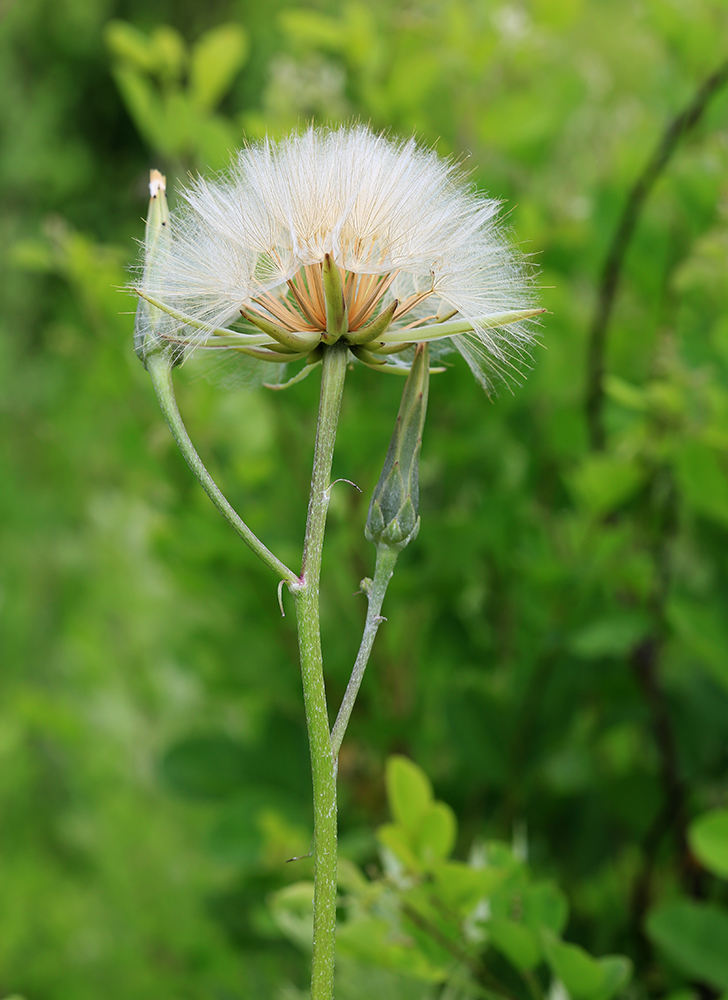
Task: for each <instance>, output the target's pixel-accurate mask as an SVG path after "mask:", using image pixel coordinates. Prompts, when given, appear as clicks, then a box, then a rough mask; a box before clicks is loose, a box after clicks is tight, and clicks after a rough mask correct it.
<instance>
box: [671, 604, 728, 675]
mask: <svg viewBox="0 0 728 1000" xmlns="http://www.w3.org/2000/svg"><path fill="white" fill-rule="evenodd" d="M667 620H668V622H669V623H670V625H671V626H672V627H673V629H674V630H675V633H676V634H677V636H678V637H679V638H680V639H681V640H682V641H683V642H684V643H685V645H686V646H687V647H688V649H689V650H690V651H691V653H693V654H694V655H695V656H696V657H697V660H698V664H699V665H700V666H701V667H703V668H704V670H705V672H706V673H708V674H709V675H710V676H711V677H712V678H713V680H715V681H717V682H718V684H720V685H721V686H722V687H723V688H724V689H728V655H727V654H726V650H728V628H726V622H725V616H724V614H722V613H721V612H720V611H719V610H718V609H717V608H715V607H711V605H710V604H698V602H697V601H693V600H690V599H688V598H685V597H673V598H672V600H671V601H669V603H668V605H667Z"/></svg>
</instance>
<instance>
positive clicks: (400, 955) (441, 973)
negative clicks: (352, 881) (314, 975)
mask: <svg viewBox="0 0 728 1000" xmlns="http://www.w3.org/2000/svg"><path fill="white" fill-rule="evenodd" d="M336 943H337V946H338V948H339V950H340V952H341V954H342V955H350V956H352V957H353V958H357V959H359V960H360V961H362V962H364V963H365V964H366V965H378V966H381V967H383V968H385V969H392V970H395V971H397V972H403V973H405V974H407V975H409V976H413V977H414V978H416V979H424V980H426V981H428V982H433V983H438V982H443V981H444V980H445V978H446V977H447V970H446V968H445V967H444V966H440V965H438V964H436V963H435V962H433V961H432V960H431V959H430V958H428V956H426V955H425V954H424V953H423V952H422V951H421V950H420V948H419V947H418V946H417V944H416V943H415V942H414V941H413V940H412V939H411V938H409V937H406V936H404V935H402V934H400V935H399V936H397V935H396V933H393V928H392V925H391V924H390V923H389V922H388V921H386V920H382V919H380V918H378V917H365V918H362V919H358V920H351V921H347V922H346V923H344V924H340V925H339V927H338V928H337V931H336Z"/></svg>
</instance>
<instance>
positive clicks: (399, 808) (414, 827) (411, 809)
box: [386, 756, 432, 835]
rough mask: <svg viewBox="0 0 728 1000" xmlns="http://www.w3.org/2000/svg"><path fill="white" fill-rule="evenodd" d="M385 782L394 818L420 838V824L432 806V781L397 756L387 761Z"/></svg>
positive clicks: (405, 759)
mask: <svg viewBox="0 0 728 1000" xmlns="http://www.w3.org/2000/svg"><path fill="white" fill-rule="evenodd" d="M386 782H387V799H388V801H389V811H390V812H391V814H392V817H393V819H394V820H395V822H396V823H399V824H400V825H401V826H403V827H404V828H405V829H406V830H407V831H409V832H410V833H412V834H414V835H417V834H418V833H419V827H420V822H421V821H422V818H423V816H424V814H425V813H426V812H427V810H428V808H429V807H430V805H431V804H432V785H431V784H430V779H429V778H428V777H427V775H426V774H425V772H424V771H423V770H422V768H420V767H418V766H417V765H416V764H414V763H413V762H412V761H411V760H409V759H408V758H407V757H400V756H394V757H390V758H389V759H388V760H387V772H386Z"/></svg>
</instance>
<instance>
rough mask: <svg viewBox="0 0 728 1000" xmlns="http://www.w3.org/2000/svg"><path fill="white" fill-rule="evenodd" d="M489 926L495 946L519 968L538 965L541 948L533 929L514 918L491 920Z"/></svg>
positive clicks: (530, 967)
mask: <svg viewBox="0 0 728 1000" xmlns="http://www.w3.org/2000/svg"><path fill="white" fill-rule="evenodd" d="M487 926H488V934H489V936H490V940H491V942H492V944H493V946H494V947H495V948H497V949H498V951H499V952H501V954H503V955H505V956H506V958H507V959H508V961H509V962H510V963H511V964H512V965H515V967H516V968H517V969H533V968H534V966H536V965H538V963H539V961H540V959H541V949H540V947H539V944H538V938H537V937H536V935H535V934H534V932H533V931H532V930H530V929H529V928H528V927H525V926H524V925H523V924H518V923H516V922H515V921H513V920H490V921H488V925H487Z"/></svg>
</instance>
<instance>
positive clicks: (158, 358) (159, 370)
mask: <svg viewBox="0 0 728 1000" xmlns="http://www.w3.org/2000/svg"><path fill="white" fill-rule="evenodd" d="M147 371H148V372H149V374H150V376H151V378H152V383H153V385H154V391H155V392H156V394H157V399H158V401H159V405H160V407H161V410H162V413H163V414H164V416H165V419H166V421H167V424H168V425H169V429H170V430H171V431H172V436H173V437H174V439H175V441H176V442H177V446H178V447H179V450H180V451H181V452H182V455H183V456H184V459H185V461H186V462H187V464H188V465H189V467H190V469H191V470H192V471H193V472H194V474H195V476H196V477H197V480H198V482H199V483H200V486H202V488H203V490H204V491H205V493H207V495H208V496H209V498H210V499H211V500H212V502H213V503H214V504H215V506H216V507H217V509H218V510H219V511H220V513H221V514H222V516H223V517H224V518H225V520H226V521H227V522H228V524H230V525H231V526H232V528H233V529H234V530H235V531H236V532H237V534H238V535H239V536H240V537H241V538H242V540H243V541H244V542H245V544H246V545H247V546H248V547H249V548H250V549H252V550H253V552H255V554H256V555H257V556H258V558H259V559H262V560H263V562H264V563H265V564H266V566H268V567H269V568H270V569H272V570H273V572H274V573H276V574H277V575H278V576H279V577H280V578H281V580H285V581H286V582H287V583H289V584H291V583H296V582H297V581H298V577H297V576H296V574H295V573H294V572H293V570H292V569H289V568H288V566H286V565H285V563H282V562H281V560H280V559H279V558H278V557H277V556H274V555H273V553H272V552H271V551H270V549H268V548H267V547H266V546H265V545H264V544H263V542H261V540H260V539H259V538H258V536H257V535H256V534H254V532H252V531H251V530H250V528H249V527H248V526H247V524H246V523H245V521H243V520H242V518H241V517H240V516H239V515H238V514H237V512H236V511H234V510H233V508H232V507H231V506H230V504H229V503H228V501H227V500H226V498H225V497H224V496H223V494H222V492H221V490H220V489H219V487H218V485H217V483H216V482H215V481H214V479H213V478H212V476H211V475H210V473H209V472H208V471H207V469H206V468H205V466H204V464H203V462H202V459H201V458H200V456H199V455H198V454H197V451H196V450H195V446H194V445H193V444H192V441H191V440H190V436H189V434H188V433H187V428H186V427H185V425H184V423H183V422H182V417H181V415H180V412H179V408H178V407H177V400H176V398H175V395H174V386H173V384H172V366H171V363H170V360H169V357H168V356H167V354H166V353H165V352H161V351H160V352H157V353H155V354H152V355H150V357H149V358H148V359H147Z"/></svg>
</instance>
